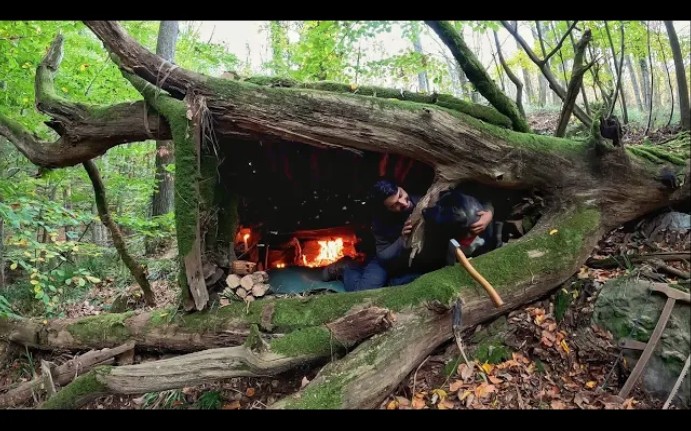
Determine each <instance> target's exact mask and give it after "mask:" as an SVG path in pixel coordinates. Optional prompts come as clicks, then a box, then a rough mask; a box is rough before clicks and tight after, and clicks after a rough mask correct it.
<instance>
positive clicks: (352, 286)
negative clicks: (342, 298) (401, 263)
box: [343, 258, 422, 292]
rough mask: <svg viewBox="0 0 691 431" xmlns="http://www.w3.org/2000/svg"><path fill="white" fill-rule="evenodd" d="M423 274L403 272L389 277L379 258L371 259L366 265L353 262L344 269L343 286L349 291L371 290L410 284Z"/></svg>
mask: <svg viewBox="0 0 691 431" xmlns="http://www.w3.org/2000/svg"><path fill="white" fill-rule="evenodd" d="M421 275H422V274H417V273H414V274H402V275H397V276H395V277H391V278H390V279H389V274H388V272H387V271H386V269H385V268H384V267H383V266H382V265H381V263H379V261H378V260H377V258H374V259H371V260H370V261H369V262H367V263H366V264H365V265H364V266H360V265H358V264H356V263H352V264H351V265H349V266H347V267H346V268H345V269H344V270H343V286H344V287H345V290H346V291H348V292H355V291H358V290H370V289H377V288H380V287H384V286H386V285H387V281H388V282H389V283H388V285H389V286H400V285H402V284H408V283H410V282H411V281H413V280H415V279H416V278H418V277H419V276H421Z"/></svg>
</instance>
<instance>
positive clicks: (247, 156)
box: [218, 141, 525, 293]
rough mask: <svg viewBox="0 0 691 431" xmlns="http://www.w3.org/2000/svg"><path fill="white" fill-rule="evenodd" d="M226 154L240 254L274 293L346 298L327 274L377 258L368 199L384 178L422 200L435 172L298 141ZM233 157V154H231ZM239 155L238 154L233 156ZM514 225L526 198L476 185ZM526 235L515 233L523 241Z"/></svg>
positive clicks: (222, 169)
mask: <svg viewBox="0 0 691 431" xmlns="http://www.w3.org/2000/svg"><path fill="white" fill-rule="evenodd" d="M226 148H228V149H229V150H230V151H229V153H228V154H229V155H228V156H224V154H223V153H220V154H219V156H220V158H221V160H222V161H221V163H220V165H219V167H218V170H219V174H220V178H221V183H222V184H221V189H222V190H221V192H222V193H223V192H225V193H235V194H236V195H237V196H238V198H239V201H238V206H237V208H238V209H237V211H238V228H237V231H236V234H235V242H234V251H235V255H236V257H237V258H238V259H241V260H248V261H251V262H254V263H256V264H257V269H259V270H266V271H268V272H269V273H270V280H271V281H270V284H271V286H272V289H273V290H274V292H277V293H288V292H300V291H308V290H315V289H330V290H335V291H343V286H342V283H341V282H340V281H337V282H329V283H325V282H322V281H321V279H320V273H321V268H322V267H324V266H326V265H328V264H330V263H332V262H334V261H336V260H338V259H340V258H342V257H344V256H351V257H355V256H356V255H357V254H358V253H360V254H361V255H362V254H365V255H371V254H372V253H374V252H375V249H374V239H373V237H372V234H371V232H370V224H371V214H372V207H371V205H372V203H371V202H369V200H368V194H369V192H370V190H371V187H372V185H373V184H374V182H375V181H376V180H377V179H379V178H381V177H388V178H391V179H394V180H395V181H396V182H397V183H398V184H399V185H400V186H401V187H403V188H404V189H405V190H406V191H408V193H410V194H411V195H419V196H422V195H424V194H425V193H426V192H427V189H428V188H429V186H430V185H431V184H432V180H433V178H434V170H433V168H432V167H431V166H428V165H425V164H423V163H421V162H419V161H416V160H413V159H410V158H408V157H403V156H399V155H395V154H382V153H375V152H362V151H349V150H344V149H330V148H329V149H326V148H317V147H314V146H309V145H304V144H299V143H294V142H285V141H281V142H277V141H273V142H264V141H259V142H257V141H254V142H250V141H235V142H233V144H232V145H231V146H229V147H226ZM226 151H227V150H226ZM230 154H232V155H230ZM469 187H470V188H471V190H472V192H473V193H475V194H478V193H479V194H483V195H484V196H483V197H484V198H486V199H489V200H491V201H492V203H493V204H494V206H495V220H498V219H504V220H505V219H508V218H510V216H511V212H512V209H513V208H514V207H515V206H516V204H520V203H521V202H522V199H523V196H525V194H524V193H518V192H516V191H506V190H499V189H493V188H488V187H482V186H479V185H476V184H472V185H469ZM520 231H521V229H513V228H512V229H507V230H505V232H504V234H503V235H504V236H505V237H506V240H508V239H509V238H510V236H511V235H513V236H514V237H516V236H520V235H521V234H522V232H520Z"/></svg>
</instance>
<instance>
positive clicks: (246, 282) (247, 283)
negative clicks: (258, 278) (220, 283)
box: [240, 274, 254, 292]
mask: <svg viewBox="0 0 691 431" xmlns="http://www.w3.org/2000/svg"><path fill="white" fill-rule="evenodd" d="M240 286H242V287H244V288H245V290H246V291H248V292H249V291H250V290H252V286H254V278H253V277H252V274H247V275H246V276H244V277H242V278H241V279H240Z"/></svg>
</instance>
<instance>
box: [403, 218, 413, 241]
mask: <svg viewBox="0 0 691 431" xmlns="http://www.w3.org/2000/svg"><path fill="white" fill-rule="evenodd" d="M412 231H413V222H412V220H410V218H409V219H408V220H406V221H405V223H404V224H403V230H401V236H402V237H403V239H405V238H407V237H408V236H409V235H410V233H411V232H412Z"/></svg>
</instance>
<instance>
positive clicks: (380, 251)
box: [374, 234, 405, 264]
mask: <svg viewBox="0 0 691 431" xmlns="http://www.w3.org/2000/svg"><path fill="white" fill-rule="evenodd" d="M374 238H375V240H376V244H377V259H379V261H380V262H381V263H382V264H387V263H389V262H391V261H393V260H395V259H396V258H397V257H399V256H400V255H401V253H402V252H403V250H404V249H405V247H404V243H403V238H402V237H400V236H399V237H398V239H396V241H394V242H391V241H388V240H386V239H385V238H383V237H381V236H379V235H376V234H375V235H374Z"/></svg>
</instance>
